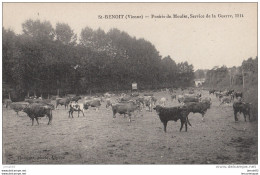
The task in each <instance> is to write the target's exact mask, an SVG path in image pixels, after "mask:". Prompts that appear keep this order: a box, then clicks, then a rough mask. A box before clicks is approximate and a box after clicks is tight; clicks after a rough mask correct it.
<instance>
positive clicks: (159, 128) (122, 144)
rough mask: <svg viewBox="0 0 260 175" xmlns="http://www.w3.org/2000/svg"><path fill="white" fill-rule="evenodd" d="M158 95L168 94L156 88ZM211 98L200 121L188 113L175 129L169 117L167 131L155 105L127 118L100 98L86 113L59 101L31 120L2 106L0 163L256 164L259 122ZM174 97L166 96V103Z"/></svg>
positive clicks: (170, 103) (171, 103)
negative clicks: (44, 114) (46, 113)
mask: <svg viewBox="0 0 260 175" xmlns="http://www.w3.org/2000/svg"><path fill="white" fill-rule="evenodd" d="M155 96H156V97H157V98H159V97H162V96H166V97H167V98H169V99H170V96H169V94H166V93H165V92H161V93H157V94H156V95H155ZM203 96H209V95H208V93H207V92H203ZM211 98H212V99H213V104H212V107H211V109H209V110H208V112H207V113H206V115H205V121H204V122H203V121H202V120H201V119H202V118H201V115H200V114H190V115H189V120H190V123H191V124H192V127H188V132H185V131H182V132H179V128H180V122H179V121H178V122H173V121H171V122H169V123H168V126H167V133H164V132H163V125H162V123H161V122H160V120H159V117H158V116H157V115H156V113H155V111H153V112H148V111H144V112H143V113H142V114H143V116H141V115H138V116H137V117H133V120H134V121H132V122H131V123H129V122H128V119H127V118H124V117H123V116H120V115H118V114H117V117H116V118H115V119H113V118H112V111H111V109H109V110H106V108H105V105H104V104H103V105H102V107H101V109H100V110H99V111H95V110H94V109H90V110H88V111H85V117H83V116H82V115H81V114H80V117H79V118H78V117H77V115H76V114H74V118H73V119H72V118H68V111H67V110H64V108H63V107H59V109H58V110H54V111H53V116H54V117H53V123H52V125H50V126H48V125H47V122H48V119H47V118H42V119H41V120H39V122H40V125H39V126H37V125H35V126H31V121H30V120H29V117H27V116H26V114H25V113H23V112H21V113H19V115H20V116H19V117H17V116H16V113H15V112H14V111H12V110H6V109H3V155H4V156H3V163H7V164H257V161H258V160H257V155H258V152H257V150H258V147H257V142H258V136H257V122H256V121H254V122H244V120H243V116H242V115H239V117H238V118H239V121H238V122H235V121H234V116H233V109H232V106H227V105H223V106H220V107H219V106H218V105H219V102H218V100H217V99H216V98H215V97H214V96H213V95H211ZM177 104H178V103H177V101H173V102H171V101H170V100H169V101H167V105H168V106H173V105H177Z"/></svg>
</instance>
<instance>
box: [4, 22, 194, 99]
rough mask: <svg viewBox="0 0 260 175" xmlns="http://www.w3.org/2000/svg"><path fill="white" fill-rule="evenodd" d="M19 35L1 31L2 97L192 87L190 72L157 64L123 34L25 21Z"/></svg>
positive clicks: (148, 48) (144, 45) (148, 49)
mask: <svg viewBox="0 0 260 175" xmlns="http://www.w3.org/2000/svg"><path fill="white" fill-rule="evenodd" d="M22 28H23V33H22V34H19V35H18V34H15V33H14V32H13V31H11V30H6V29H3V50H2V52H3V84H4V85H5V86H4V88H3V95H4V96H5V95H6V94H8V93H7V92H11V93H14V94H16V96H21V97H22V96H25V95H27V93H30V94H33V93H35V94H36V95H40V94H43V96H47V94H57V93H59V95H64V94H67V93H77V94H83V93H90V92H105V91H112V90H127V89H131V83H132V82H137V83H138V88H139V89H155V88H163V87H180V86H191V85H192V84H193V79H194V72H193V66H192V65H189V64H188V63H187V62H182V63H178V64H177V63H175V61H174V60H173V59H171V58H170V56H167V57H165V58H161V56H160V54H159V52H158V51H157V50H156V48H155V47H154V45H153V44H151V43H150V42H148V41H146V40H145V39H136V38H135V37H131V36H129V35H128V34H127V33H126V32H122V31H120V30H118V29H111V30H110V31H108V32H107V33H106V32H104V31H103V30H102V29H97V30H93V29H91V28H89V27H86V28H84V29H82V31H81V34H80V36H79V38H78V36H77V35H76V34H75V33H74V32H73V30H72V29H71V28H70V26H69V25H67V24H63V23H57V24H56V28H53V27H52V25H51V24H50V22H48V21H44V22H41V21H39V20H35V21H34V20H27V21H25V22H24V23H23V24H22Z"/></svg>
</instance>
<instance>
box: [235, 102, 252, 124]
mask: <svg viewBox="0 0 260 175" xmlns="http://www.w3.org/2000/svg"><path fill="white" fill-rule="evenodd" d="M233 110H234V117H235V121H238V118H237V113H238V112H239V113H240V114H241V112H242V113H243V115H244V118H245V122H246V115H248V119H249V121H250V103H245V102H242V101H236V102H234V103H233Z"/></svg>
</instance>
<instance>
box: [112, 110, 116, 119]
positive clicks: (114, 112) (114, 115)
mask: <svg viewBox="0 0 260 175" xmlns="http://www.w3.org/2000/svg"><path fill="white" fill-rule="evenodd" d="M113 118H116V110H113Z"/></svg>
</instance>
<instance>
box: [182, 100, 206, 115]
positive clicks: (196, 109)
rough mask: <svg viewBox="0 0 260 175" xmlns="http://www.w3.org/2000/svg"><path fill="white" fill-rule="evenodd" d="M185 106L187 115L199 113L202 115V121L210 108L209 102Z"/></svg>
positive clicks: (192, 103) (190, 103) (191, 103)
mask: <svg viewBox="0 0 260 175" xmlns="http://www.w3.org/2000/svg"><path fill="white" fill-rule="evenodd" d="M185 106H186V107H187V108H188V111H189V113H190V112H193V113H200V114H201V115H202V120H204V115H205V113H206V112H207V110H208V109H209V108H210V102H207V101H206V102H189V103H186V104H185Z"/></svg>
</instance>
